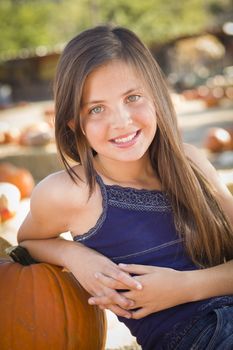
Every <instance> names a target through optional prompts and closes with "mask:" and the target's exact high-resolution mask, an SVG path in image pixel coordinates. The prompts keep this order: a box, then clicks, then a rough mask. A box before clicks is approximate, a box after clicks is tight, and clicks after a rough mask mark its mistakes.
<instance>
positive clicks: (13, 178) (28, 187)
mask: <svg viewBox="0 0 233 350" xmlns="http://www.w3.org/2000/svg"><path fill="white" fill-rule="evenodd" d="M0 182H9V183H11V184H13V185H15V186H16V187H18V189H19V191H20V194H21V198H27V197H29V196H30V195H31V192H32V190H33V188H34V186H35V181H34V179H33V176H32V174H31V173H30V171H29V170H27V169H25V168H20V167H17V166H15V165H13V164H11V163H8V162H2V163H0Z"/></svg>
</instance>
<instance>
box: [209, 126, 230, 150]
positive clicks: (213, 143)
mask: <svg viewBox="0 0 233 350" xmlns="http://www.w3.org/2000/svg"><path fill="white" fill-rule="evenodd" d="M232 143H233V141H232V136H231V134H230V132H229V131H228V130H227V129H224V128H218V127H216V128H210V129H209V130H208V131H207V134H206V136H205V139H204V147H205V148H207V149H208V150H209V151H210V152H223V151H227V150H230V149H231V144H232Z"/></svg>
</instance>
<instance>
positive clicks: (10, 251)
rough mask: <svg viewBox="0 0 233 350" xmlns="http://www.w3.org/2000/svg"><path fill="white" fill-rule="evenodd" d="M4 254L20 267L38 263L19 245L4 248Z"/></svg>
mask: <svg viewBox="0 0 233 350" xmlns="http://www.w3.org/2000/svg"><path fill="white" fill-rule="evenodd" d="M5 252H6V254H7V255H9V256H10V257H11V258H12V259H13V261H15V262H17V263H19V264H21V265H24V266H26V265H31V264H37V263H38V261H36V260H34V259H33V258H32V257H31V255H30V254H29V252H28V250H27V249H26V248H24V247H21V246H20V245H17V246H13V247H9V248H6V250H5Z"/></svg>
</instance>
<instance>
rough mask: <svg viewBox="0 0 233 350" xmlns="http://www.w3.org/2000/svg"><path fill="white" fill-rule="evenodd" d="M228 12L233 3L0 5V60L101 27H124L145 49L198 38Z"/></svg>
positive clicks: (69, 0) (164, 0) (7, 1)
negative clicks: (188, 36)
mask: <svg viewBox="0 0 233 350" xmlns="http://www.w3.org/2000/svg"><path fill="white" fill-rule="evenodd" d="M232 8H233V0H189V1H187V0H179V1H174V0H143V1H142V0H134V1H132V0H1V1H0V32H1V40H0V56H1V55H2V54H3V53H4V52H8V53H9V52H12V53H14V52H15V53H17V52H18V51H19V50H22V49H23V48H27V49H31V48H36V47H37V46H41V45H43V46H52V47H53V46H55V45H56V44H58V43H62V42H65V41H67V40H69V39H70V38H71V37H72V36H74V35H75V34H77V33H78V32H80V31H81V30H83V29H85V28H87V27H90V26H93V25H97V24H100V23H112V24H116V25H121V26H125V27H128V28H130V29H132V30H134V31H135V32H136V33H137V34H138V35H139V36H140V37H141V38H142V39H143V40H145V41H146V42H147V43H148V44H154V43H160V42H164V41H167V40H171V39H173V38H176V37H178V36H182V35H186V34H195V33H199V32H201V31H202V30H204V29H205V28H206V27H208V26H209V25H211V23H214V21H215V19H216V18H217V17H218V14H219V13H221V14H222V13H224V12H229V10H231V11H232Z"/></svg>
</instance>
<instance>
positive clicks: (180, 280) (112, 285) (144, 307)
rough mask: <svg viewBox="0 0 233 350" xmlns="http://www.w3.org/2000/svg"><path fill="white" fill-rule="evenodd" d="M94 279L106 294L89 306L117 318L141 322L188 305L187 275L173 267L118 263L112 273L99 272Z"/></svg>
mask: <svg viewBox="0 0 233 350" xmlns="http://www.w3.org/2000/svg"><path fill="white" fill-rule="evenodd" d="M117 268H118V270H117ZM130 274H133V275H135V276H134V277H131V276H130ZM95 278H96V279H97V280H98V281H99V282H100V283H101V284H102V286H103V288H104V289H103V291H104V293H102V294H100V295H96V296H93V297H91V298H90V299H89V303H90V304H92V305H98V306H99V307H100V308H101V309H110V310H111V311H113V312H114V313H115V314H116V315H118V316H123V317H127V318H133V319H139V318H142V317H145V316H147V315H149V314H151V313H153V312H157V311H161V310H164V309H167V308H169V307H172V306H175V305H178V304H182V303H185V302H187V300H186V298H187V295H185V290H187V289H185V285H186V273H185V272H181V271H177V270H174V269H171V268H163V267H154V266H144V265H133V264H129V265H125V264H119V265H118V266H116V270H115V271H114V273H113V274H110V275H106V274H105V273H101V272H98V273H96V274H95ZM133 281H137V282H139V284H138V285H134V284H133ZM106 288H107V289H106ZM122 289H123V290H126V291H120V290H122ZM103 291H102V292H103Z"/></svg>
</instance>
